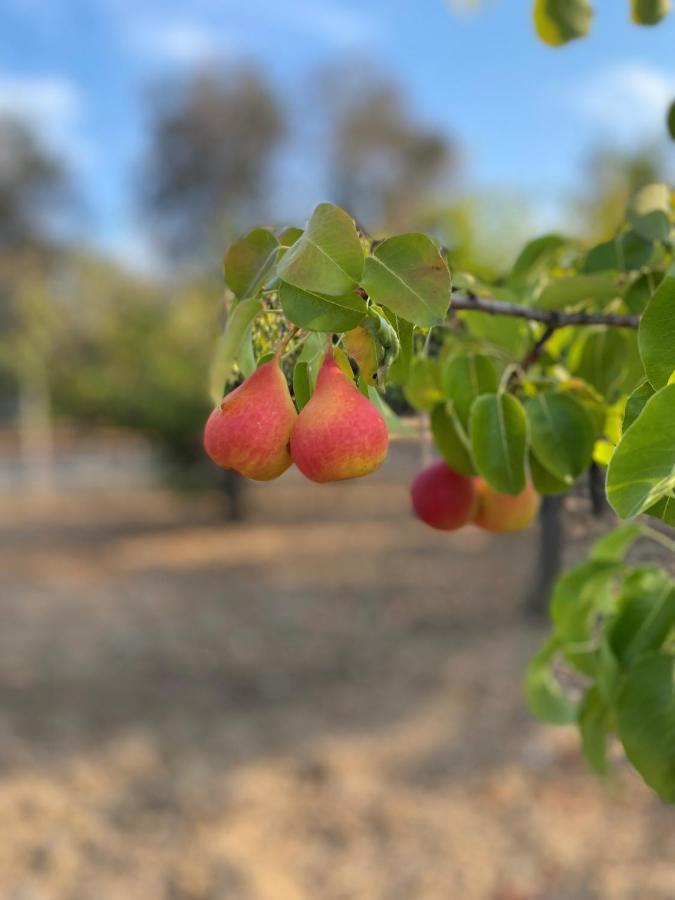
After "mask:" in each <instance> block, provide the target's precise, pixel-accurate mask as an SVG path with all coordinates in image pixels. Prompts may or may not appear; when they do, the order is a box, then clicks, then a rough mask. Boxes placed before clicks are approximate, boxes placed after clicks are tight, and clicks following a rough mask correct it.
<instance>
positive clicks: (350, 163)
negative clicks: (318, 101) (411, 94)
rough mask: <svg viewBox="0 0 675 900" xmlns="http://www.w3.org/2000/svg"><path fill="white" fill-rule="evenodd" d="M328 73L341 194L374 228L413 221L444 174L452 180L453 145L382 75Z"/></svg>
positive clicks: (336, 185)
mask: <svg viewBox="0 0 675 900" xmlns="http://www.w3.org/2000/svg"><path fill="white" fill-rule="evenodd" d="M354 77H358V85H355V84H354ZM324 81H325V83H326V85H327V88H326V91H327V93H328V97H329V104H328V105H329V108H331V109H333V110H334V119H333V122H332V126H331V127H332V132H333V133H332V147H333V173H332V182H333V185H334V190H333V193H334V195H335V197H336V202H337V203H339V204H340V205H341V206H344V207H345V208H347V209H350V210H351V211H352V212H353V213H354V215H355V216H356V217H357V219H358V220H359V221H361V222H363V224H364V225H366V226H367V227H369V228H381V227H386V228H392V229H403V228H406V227H410V226H411V225H412V224H413V223H414V222H415V221H416V217H417V215H418V213H419V212H420V210H422V209H424V207H425V205H426V204H427V203H428V202H429V199H430V197H431V196H432V195H433V194H434V193H435V192H437V190H438V189H439V188H441V187H443V183H444V181H445V186H446V187H447V184H448V178H449V176H450V175H451V174H452V173H453V172H454V170H455V168H456V161H457V160H456V153H455V150H454V148H453V146H452V145H451V144H450V143H449V142H448V140H447V138H446V137H445V135H443V134H441V133H440V132H439V131H437V130H435V129H433V128H430V127H425V126H423V125H421V124H419V123H418V122H415V121H413V119H412V118H411V117H410V115H409V112H408V110H407V109H406V106H405V103H404V101H403V98H402V97H401V94H400V92H399V90H398V88H397V87H396V86H394V85H392V84H390V83H389V82H387V81H384V80H382V78H376V77H375V76H372V75H370V76H368V77H365V76H364V75H363V73H362V72H360V73H359V74H358V76H354V75H353V73H352V74H350V73H346V74H345V77H342V75H340V77H335V75H332V74H331V73H328V75H327V76H325V77H324ZM336 85H337V87H336Z"/></svg>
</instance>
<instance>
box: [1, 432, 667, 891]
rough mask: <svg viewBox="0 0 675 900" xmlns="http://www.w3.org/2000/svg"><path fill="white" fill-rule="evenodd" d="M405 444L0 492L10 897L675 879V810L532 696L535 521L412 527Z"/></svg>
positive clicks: (4, 855)
mask: <svg viewBox="0 0 675 900" xmlns="http://www.w3.org/2000/svg"><path fill="white" fill-rule="evenodd" d="M416 462H417V460H416V458H415V456H414V454H413V453H412V452H409V451H408V450H406V449H405V448H398V449H397V450H396V451H395V452H394V453H393V454H392V460H391V462H389V463H387V465H386V466H385V467H384V468H383V469H382V470H381V471H380V472H379V473H377V474H376V475H375V476H373V477H372V478H370V479H367V480H364V481H363V482H355V483H351V484H349V483H347V484H343V485H334V486H326V487H317V486H314V485H311V484H309V483H308V482H305V481H303V480H302V479H301V478H300V477H299V476H298V475H297V474H295V473H293V472H289V473H287V474H286V475H285V476H284V477H283V478H282V479H280V480H279V481H278V482H275V483H273V484H269V485H258V486H253V487H251V488H250V489H249V490H248V493H247V497H246V502H247V506H248V515H247V518H246V520H245V521H244V522H243V523H242V524H234V525H233V524H227V523H223V521H222V517H221V509H220V501H219V499H218V498H217V497H212V496H211V497H202V498H194V497H193V498H190V497H177V496H174V495H171V494H170V493H168V492H166V491H161V490H157V489H142V488H137V489H136V488H135V489H133V490H130V489H124V488H123V487H116V488H115V489H109V490H98V491H88V492H86V493H70V494H68V495H64V496H58V497H56V498H54V499H53V500H52V501H51V503H48V504H44V503H41V504H36V503H35V502H29V501H28V499H27V498H25V497H22V496H20V495H19V494H13V495H12V494H6V495H5V496H3V497H2V498H0V898H2V900H296V898H297V900H455V898H458V900H590V898H599V900H600V898H602V900H605V898H607V900H610V898H611V900H638V898H639V900H661V898H662V900H672V898H673V897H675V811H674V810H673V809H671V808H667V807H665V806H663V805H662V804H660V803H659V802H658V801H657V800H656V799H655V798H654V797H653V796H652V795H651V794H650V792H649V791H648V790H647V789H646V788H644V787H643V786H642V784H641V783H640V782H639V780H638V779H637V777H635V776H634V775H633V774H632V773H631V772H630V770H629V769H628V768H627V766H625V764H623V763H622V762H621V761H620V760H619V761H618V767H617V777H616V779H615V781H614V782H613V783H612V784H610V785H609V786H603V785H601V784H600V783H598V782H597V781H596V780H595V779H594V778H593V777H592V776H590V775H589V774H588V773H587V771H586V768H585V767H584V764H583V762H582V761H581V759H580V755H579V748H578V740H577V737H576V734H575V732H574V730H572V729H552V728H547V727H543V726H540V725H538V724H536V723H534V722H533V721H532V720H531V719H530V717H529V715H528V713H527V711H526V710H525V708H524V705H523V702H522V698H521V679H522V674H523V669H524V666H525V664H526V661H527V659H528V657H529V656H530V655H531V654H532V652H533V651H534V649H535V648H536V647H537V646H538V644H539V642H540V641H541V639H542V635H543V633H544V629H543V627H542V626H538V625H535V624H533V623H532V622H528V621H526V620H525V619H524V618H523V615H522V604H523V597H524V594H525V592H526V589H527V586H528V584H529V582H530V579H531V577H532V566H533V557H534V547H535V536H536V531H535V530H532V531H529V532H527V533H524V534H519V535H509V536H503V537H498V538H493V537H489V536H487V535H485V534H484V533H481V532H479V531H477V530H474V529H467V530H465V531H462V532H460V533H458V534H456V535H452V536H448V535H443V534H437V533H434V532H432V531H430V530H427V529H425V528H424V527H423V526H421V525H420V524H419V523H417V522H415V521H414V520H413V519H412V518H411V516H410V515H409V513H408V499H407V492H406V481H407V480H409V479H410V476H411V475H412V473H413V471H414V467H415V465H416ZM574 527H575V526H574V522H573V521H571V522H570V532H571V533H572V535H573V537H574V534H575V533H574ZM576 538H577V543H576V545H575V544H574V542H573V543H572V545H571V546H570V549H569V554H571V555H574V554H575V553H578V546H579V544H583V543H584V541H585V537H584V534H582V533H581V532H579V534H577V535H576Z"/></svg>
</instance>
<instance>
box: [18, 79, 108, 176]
mask: <svg viewBox="0 0 675 900" xmlns="http://www.w3.org/2000/svg"><path fill="white" fill-rule="evenodd" d="M83 107H84V104H83V99H82V95H81V93H80V91H79V90H78V89H77V87H76V86H75V85H74V84H73V83H72V82H71V81H69V80H67V79H66V78H63V77H62V76H59V75H36V76H30V77H20V76H16V75H3V74H2V73H0V115H10V116H16V117H17V118H19V119H21V120H22V121H24V122H26V123H27V124H28V125H30V126H31V127H32V128H34V129H35V131H36V132H37V133H38V134H39V135H40V137H41V138H42V139H43V140H44V141H45V143H46V144H47V146H48V147H49V148H50V149H51V150H52V151H53V152H55V153H57V154H59V155H61V156H63V157H64V158H65V159H66V160H67V161H68V162H69V163H70V164H71V165H73V166H76V167H80V166H84V165H88V164H89V163H90V162H91V159H92V146H91V143H90V142H89V140H88V139H87V138H86V137H85V136H84V134H83V132H82V128H81V117H82V112H83Z"/></svg>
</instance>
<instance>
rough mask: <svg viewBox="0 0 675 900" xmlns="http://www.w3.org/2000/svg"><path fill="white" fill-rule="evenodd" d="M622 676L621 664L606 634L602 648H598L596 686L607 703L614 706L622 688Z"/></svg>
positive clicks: (603, 637) (601, 644)
mask: <svg viewBox="0 0 675 900" xmlns="http://www.w3.org/2000/svg"><path fill="white" fill-rule="evenodd" d="M620 675H621V671H620V669H619V663H618V661H617V658H616V656H614V652H613V651H612V648H611V647H610V644H609V640H608V639H607V634H606V633H605V634H603V635H602V637H601V638H600V646H599V647H598V656H597V665H596V670H595V684H596V686H597V688H598V690H599V691H600V694H601V696H602V697H604V699H605V700H606V701H607V703H611V704H612V705H614V703H615V701H616V695H617V691H618V689H619V686H620V680H619V679H620Z"/></svg>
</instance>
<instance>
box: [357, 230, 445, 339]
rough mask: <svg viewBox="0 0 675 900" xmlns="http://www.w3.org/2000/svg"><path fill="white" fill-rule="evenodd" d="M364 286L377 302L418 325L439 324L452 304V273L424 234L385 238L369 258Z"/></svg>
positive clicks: (364, 276) (364, 274)
mask: <svg viewBox="0 0 675 900" xmlns="http://www.w3.org/2000/svg"><path fill="white" fill-rule="evenodd" d="M363 287H364V289H365V290H366V292H367V293H368V295H369V296H370V297H371V298H372V299H373V301H374V302H375V303H380V304H382V305H384V306H388V307H389V309H391V310H392V311H393V312H394V313H396V315H397V316H401V317H402V318H404V319H407V320H408V321H410V322H414V323H415V324H416V325H422V326H429V327H430V326H432V325H439V324H440V323H441V322H442V321H443V319H444V318H445V315H446V313H447V311H448V305H449V303H450V273H449V272H448V267H447V265H446V263H445V260H444V259H443V257H442V256H441V254H440V252H439V250H438V248H437V247H436V245H435V244H434V242H433V241H432V240H430V238H428V237H427V236H426V235H424V234H401V235H398V236H397V237H392V238H388V239H387V240H386V241H382V243H381V244H378V245H377V246H376V247H375V249H374V250H373V254H372V256H369V257H367V259H366V265H365V270H364V273H363Z"/></svg>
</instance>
